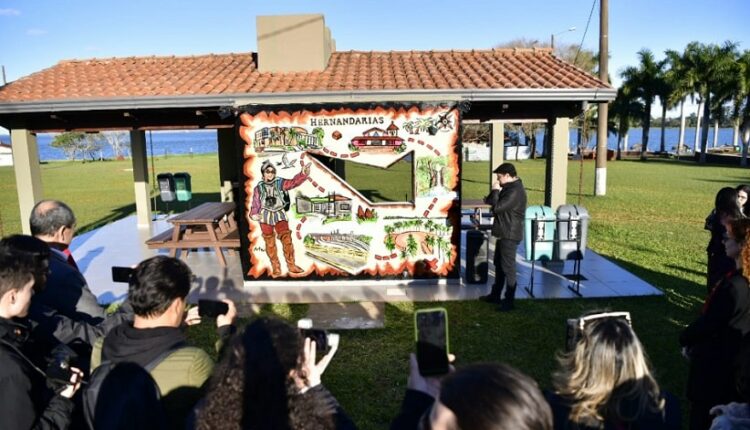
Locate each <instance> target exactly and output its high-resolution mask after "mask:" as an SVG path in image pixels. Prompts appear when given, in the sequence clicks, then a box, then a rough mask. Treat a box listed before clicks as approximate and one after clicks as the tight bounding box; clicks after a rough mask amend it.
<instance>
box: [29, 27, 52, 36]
mask: <svg viewBox="0 0 750 430" xmlns="http://www.w3.org/2000/svg"><path fill="white" fill-rule="evenodd" d="M26 34H27V35H28V36H44V35H45V34H47V30H44V29H41V28H30V29H28V30H26Z"/></svg>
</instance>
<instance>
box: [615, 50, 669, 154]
mask: <svg viewBox="0 0 750 430" xmlns="http://www.w3.org/2000/svg"><path fill="white" fill-rule="evenodd" d="M638 58H639V64H638V66H637V67H634V66H630V67H627V68H626V69H625V70H623V71H622V72H621V73H620V77H622V78H623V80H624V82H623V86H625V87H626V88H627V91H628V92H629V94H632V95H633V96H634V97H636V98H638V99H640V101H641V102H642V103H643V112H642V113H643V124H642V126H643V138H642V139H641V160H645V159H646V151H647V148H648V133H649V131H650V129H651V105H653V103H654V99H656V97H657V91H658V89H659V85H661V82H662V69H663V68H664V63H663V62H661V61H656V59H655V58H654V54H652V53H651V51H650V50H648V49H645V48H644V49H641V50H640V51H638Z"/></svg>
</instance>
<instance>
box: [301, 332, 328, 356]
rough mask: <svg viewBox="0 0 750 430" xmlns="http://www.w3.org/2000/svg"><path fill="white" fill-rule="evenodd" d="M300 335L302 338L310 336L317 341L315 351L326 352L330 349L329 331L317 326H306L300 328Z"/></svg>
mask: <svg viewBox="0 0 750 430" xmlns="http://www.w3.org/2000/svg"><path fill="white" fill-rule="evenodd" d="M299 332H300V336H302V338H306V337H309V338H310V340H314V341H315V351H316V352H318V353H325V352H327V351H328V332H326V331H325V330H321V329H315V328H304V329H300V331H299Z"/></svg>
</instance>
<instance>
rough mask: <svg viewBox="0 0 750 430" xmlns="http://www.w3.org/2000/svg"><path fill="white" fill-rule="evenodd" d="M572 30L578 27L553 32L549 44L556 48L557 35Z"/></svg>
mask: <svg viewBox="0 0 750 430" xmlns="http://www.w3.org/2000/svg"><path fill="white" fill-rule="evenodd" d="M571 31H576V28H575V27H570V28H568V29H567V30H563V31H561V32H559V33H552V34H551V35H550V36H549V46H550V48H552V49H555V36H559V35H561V34H563V33H568V32H571Z"/></svg>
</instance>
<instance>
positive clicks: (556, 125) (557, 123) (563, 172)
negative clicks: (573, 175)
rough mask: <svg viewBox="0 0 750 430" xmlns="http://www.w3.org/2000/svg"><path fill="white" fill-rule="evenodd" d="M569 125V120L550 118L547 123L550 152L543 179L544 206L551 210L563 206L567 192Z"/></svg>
mask: <svg viewBox="0 0 750 430" xmlns="http://www.w3.org/2000/svg"><path fill="white" fill-rule="evenodd" d="M569 123H570V119H569V118H550V119H549V120H548V122H547V135H548V136H550V139H549V141H548V143H549V145H550V151H549V157H547V166H546V175H545V178H544V184H545V186H544V204H545V206H549V207H551V208H552V210H557V207H558V206H560V205H562V204H565V200H566V194H567V192H568V150H569V148H570V142H569V141H568V140H569V136H570V135H569V133H568V125H569Z"/></svg>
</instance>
